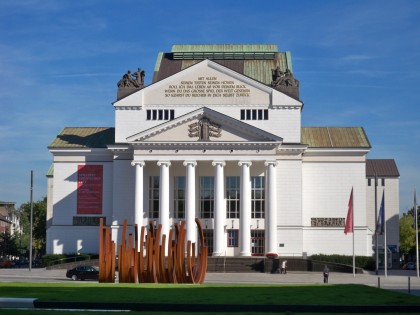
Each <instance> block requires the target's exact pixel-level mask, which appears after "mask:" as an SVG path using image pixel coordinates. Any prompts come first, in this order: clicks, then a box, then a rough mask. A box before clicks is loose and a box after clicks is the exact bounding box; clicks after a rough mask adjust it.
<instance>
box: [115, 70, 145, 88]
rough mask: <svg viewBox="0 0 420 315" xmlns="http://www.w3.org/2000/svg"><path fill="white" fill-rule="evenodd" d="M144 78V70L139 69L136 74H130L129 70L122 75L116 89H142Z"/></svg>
mask: <svg viewBox="0 0 420 315" xmlns="http://www.w3.org/2000/svg"><path fill="white" fill-rule="evenodd" d="M145 76H146V74H145V72H144V70H143V71H142V70H141V69H140V68H138V69H137V71H136V72H134V73H131V71H130V70H128V71H127V73H126V74H124V75H123V77H122V79H121V80H120V81H118V84H117V86H118V88H137V89H141V88H144V77H145Z"/></svg>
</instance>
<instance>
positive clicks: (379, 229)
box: [376, 191, 385, 235]
mask: <svg viewBox="0 0 420 315" xmlns="http://www.w3.org/2000/svg"><path fill="white" fill-rule="evenodd" d="M384 229H385V191H384V192H383V193H382V202H381V208H380V209H379V216H378V221H377V223H376V234H381V235H382V234H384Z"/></svg>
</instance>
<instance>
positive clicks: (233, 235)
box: [227, 230, 239, 247]
mask: <svg viewBox="0 0 420 315" xmlns="http://www.w3.org/2000/svg"><path fill="white" fill-rule="evenodd" d="M238 244H239V230H227V246H228V247H238Z"/></svg>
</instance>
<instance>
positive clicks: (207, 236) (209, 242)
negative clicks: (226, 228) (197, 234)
mask: <svg viewBox="0 0 420 315" xmlns="http://www.w3.org/2000/svg"><path fill="white" fill-rule="evenodd" d="M203 236H204V245H205V246H207V250H208V255H209V256H211V255H212V254H213V230H210V229H203ZM199 250H200V249H199Z"/></svg>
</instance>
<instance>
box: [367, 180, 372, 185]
mask: <svg viewBox="0 0 420 315" xmlns="http://www.w3.org/2000/svg"><path fill="white" fill-rule="evenodd" d="M371 180H372V179H371V178H368V186H371V185H372V183H371Z"/></svg>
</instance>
